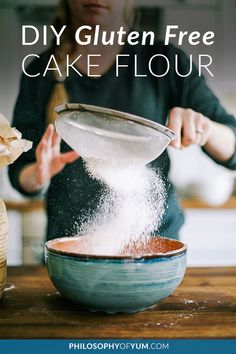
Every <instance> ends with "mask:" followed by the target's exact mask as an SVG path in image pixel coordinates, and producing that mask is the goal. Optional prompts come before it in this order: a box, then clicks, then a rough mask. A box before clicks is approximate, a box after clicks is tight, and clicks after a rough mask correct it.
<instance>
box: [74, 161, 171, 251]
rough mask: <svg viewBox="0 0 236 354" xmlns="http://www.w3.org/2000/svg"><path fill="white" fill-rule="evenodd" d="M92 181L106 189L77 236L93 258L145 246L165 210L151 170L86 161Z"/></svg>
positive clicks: (161, 189) (158, 181)
mask: <svg viewBox="0 0 236 354" xmlns="http://www.w3.org/2000/svg"><path fill="white" fill-rule="evenodd" d="M85 167H86V169H87V171H88V173H89V175H90V176H91V177H92V178H93V179H97V180H98V181H100V182H102V183H103V184H105V186H106V192H105V193H104V195H103V196H102V197H101V200H100V205H99V209H98V210H99V211H98V212H97V213H96V215H94V216H93V217H91V218H90V219H89V220H88V221H86V222H85V223H84V224H83V225H82V226H81V228H80V230H79V233H80V234H82V235H88V236H90V239H92V249H91V250H90V252H92V253H93V254H101V255H116V254H119V253H120V251H121V250H122V249H123V248H124V247H125V246H126V245H129V244H132V243H133V242H137V241H139V242H145V241H146V240H147V238H148V237H150V236H151V235H152V234H153V232H154V231H156V230H158V227H159V226H160V224H161V221H162V217H163V214H164V210H165V194H166V193H165V188H164V182H163V180H162V178H161V176H160V175H159V174H158V173H157V172H156V171H154V170H153V169H152V168H151V167H149V166H147V165H144V166H140V167H127V166H123V165H121V164H117V165H115V164H111V163H110V161H109V163H108V162H106V161H105V162H103V161H102V162H101V161H100V160H92V159H90V160H87V161H86V162H85Z"/></svg>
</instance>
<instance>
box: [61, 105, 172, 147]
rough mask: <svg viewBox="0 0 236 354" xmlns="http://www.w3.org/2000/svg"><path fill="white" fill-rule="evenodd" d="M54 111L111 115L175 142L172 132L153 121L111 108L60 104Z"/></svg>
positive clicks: (97, 132)
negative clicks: (139, 125) (151, 130)
mask: <svg viewBox="0 0 236 354" xmlns="http://www.w3.org/2000/svg"><path fill="white" fill-rule="evenodd" d="M55 111H56V113H57V114H58V115H59V114H60V113H61V112H65V111H88V112H96V113H104V114H109V115H112V116H114V117H117V118H122V119H127V120H129V121H132V122H135V123H138V124H141V125H144V126H146V127H150V128H153V129H155V130H157V131H159V132H161V133H163V134H165V135H166V136H167V137H168V138H169V139H170V141H172V140H175V138H176V135H175V133H174V132H173V131H172V130H170V129H169V128H167V127H165V126H164V125H162V124H159V123H156V122H154V121H151V120H149V119H146V118H143V117H140V116H137V115H133V114H130V113H126V112H122V111H118V110H114V109H111V108H105V107H99V106H93V105H88V104H83V103H65V104H62V105H60V106H57V107H56V108H55ZM78 126H79V127H80V128H81V129H85V127H84V126H82V127H81V126H80V125H78ZM89 130H90V131H91V127H90V129H89ZM93 131H94V132H95V133H96V134H101V133H102V132H104V131H106V130H105V129H102V128H95V129H94V130H93ZM99 132H100V133H99ZM106 133H107V132H106ZM110 133H112V132H109V134H110ZM111 135H112V136H113V135H114V136H120V137H123V138H124V137H125V138H127V137H131V138H135V140H136V139H138V140H140V139H141V140H143V139H145V140H146V139H147V138H148V137H142V136H139V137H138V138H137V137H133V136H131V135H129V134H127V135H126V134H122V133H113V134H111Z"/></svg>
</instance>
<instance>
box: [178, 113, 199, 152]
mask: <svg viewBox="0 0 236 354" xmlns="http://www.w3.org/2000/svg"><path fill="white" fill-rule="evenodd" d="M183 115H184V117H183V134H182V141H181V143H182V145H183V146H185V147H187V146H189V145H191V144H194V143H195V139H196V131H195V124H194V111H192V110H191V109H185V110H184V113H183Z"/></svg>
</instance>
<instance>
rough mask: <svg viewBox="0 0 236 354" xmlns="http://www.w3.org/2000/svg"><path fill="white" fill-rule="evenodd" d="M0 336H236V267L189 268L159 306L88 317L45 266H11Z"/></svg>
mask: <svg viewBox="0 0 236 354" xmlns="http://www.w3.org/2000/svg"><path fill="white" fill-rule="evenodd" d="M0 338H68V339H69V338H75V339H82V338H89V339H90V338H136V339H137V338H236V267H231V268H192V269H188V270H187V273H186V275H185V278H184V281H183V282H182V284H181V286H180V287H179V288H178V289H177V290H176V291H175V293H174V294H173V295H172V296H170V297H168V298H167V299H165V300H164V301H162V302H161V303H160V304H159V305H157V306H156V307H155V308H152V309H150V310H148V311H145V312H140V313H136V314H116V315H107V314H105V313H90V312H87V311H84V310H82V309H80V308H79V307H77V306H76V305H74V304H73V303H71V302H69V301H67V300H66V299H64V298H63V297H62V296H61V295H60V294H59V293H58V292H57V291H56V290H55V288H54V287H53V285H52V284H51V282H50V280H49V278H48V276H47V271H46V269H45V268H44V267H43V266H41V267H40V266H35V267H11V268H9V270H8V281H7V288H6V290H5V292H4V296H3V299H2V302H1V304H0Z"/></svg>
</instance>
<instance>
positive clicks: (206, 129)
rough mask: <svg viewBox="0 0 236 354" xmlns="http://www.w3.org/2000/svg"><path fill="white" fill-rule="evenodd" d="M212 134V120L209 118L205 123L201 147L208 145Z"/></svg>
mask: <svg viewBox="0 0 236 354" xmlns="http://www.w3.org/2000/svg"><path fill="white" fill-rule="evenodd" d="M210 132H211V125H210V120H209V119H208V118H205V119H204V122H203V134H202V137H201V141H200V145H201V146H204V145H205V144H206V143H207V141H208V139H209V136H210Z"/></svg>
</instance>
